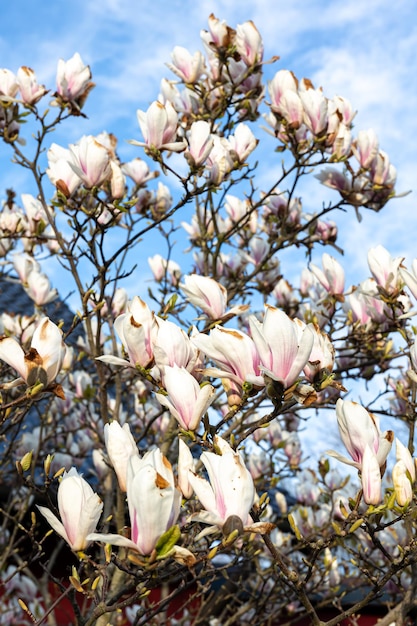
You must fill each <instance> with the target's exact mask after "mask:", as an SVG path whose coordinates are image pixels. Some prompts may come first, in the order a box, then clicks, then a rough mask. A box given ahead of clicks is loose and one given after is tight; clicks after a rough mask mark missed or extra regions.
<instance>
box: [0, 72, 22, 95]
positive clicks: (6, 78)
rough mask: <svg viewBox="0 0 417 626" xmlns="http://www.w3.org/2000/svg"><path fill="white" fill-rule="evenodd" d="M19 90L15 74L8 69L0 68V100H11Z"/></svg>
mask: <svg viewBox="0 0 417 626" xmlns="http://www.w3.org/2000/svg"><path fill="white" fill-rule="evenodd" d="M18 90H19V83H18V82H17V78H16V76H15V75H14V74H13V72H11V71H10V70H8V69H5V68H2V69H0V101H6V102H7V101H9V100H13V99H14V98H15V96H16V94H17V92H18Z"/></svg>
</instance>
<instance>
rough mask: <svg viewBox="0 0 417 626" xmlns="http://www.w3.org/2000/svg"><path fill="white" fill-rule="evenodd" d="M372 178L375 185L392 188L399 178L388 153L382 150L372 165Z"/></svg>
mask: <svg viewBox="0 0 417 626" xmlns="http://www.w3.org/2000/svg"><path fill="white" fill-rule="evenodd" d="M370 173H371V180H372V182H373V184H374V185H382V186H384V187H388V188H389V189H392V188H393V187H394V186H395V182H396V180H397V170H396V168H395V167H394V165H392V163H390V160H389V157H388V154H387V153H386V152H384V151H383V150H380V151H379V152H378V154H377V155H376V158H375V160H374V161H373V163H372V166H371V172H370Z"/></svg>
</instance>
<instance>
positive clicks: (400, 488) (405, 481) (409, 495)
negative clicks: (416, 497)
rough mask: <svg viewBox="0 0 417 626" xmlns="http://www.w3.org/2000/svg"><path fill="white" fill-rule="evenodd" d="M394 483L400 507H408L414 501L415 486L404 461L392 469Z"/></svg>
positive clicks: (398, 462)
mask: <svg viewBox="0 0 417 626" xmlns="http://www.w3.org/2000/svg"><path fill="white" fill-rule="evenodd" d="M392 482H393V485H394V491H395V499H396V501H397V504H398V506H408V505H409V504H410V502H411V500H412V499H413V485H412V483H411V480H410V478H409V474H408V471H407V467H406V465H405V463H404V461H401V460H400V461H397V462H396V463H395V465H394V467H393V468H392Z"/></svg>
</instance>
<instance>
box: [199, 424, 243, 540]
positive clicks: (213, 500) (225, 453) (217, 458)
mask: <svg viewBox="0 0 417 626" xmlns="http://www.w3.org/2000/svg"><path fill="white" fill-rule="evenodd" d="M214 445H215V446H216V448H217V449H218V450H219V451H220V452H221V454H215V453H214V452H203V453H202V455H201V457H200V460H201V461H202V462H203V464H204V466H205V468H206V470H207V474H208V477H209V480H206V479H205V478H202V477H200V476H197V474H195V473H194V472H193V471H192V470H189V471H188V481H189V483H190V485H191V487H192V488H193V489H194V492H195V494H196V496H197V498H198V499H199V500H200V502H201V504H202V505H203V508H204V510H203V511H200V512H199V513H194V514H193V515H192V516H191V518H190V519H191V520H193V521H197V522H203V523H204V524H211V527H210V528H208V529H207V530H205V531H203V532H202V533H200V537H201V536H203V535H207V534H209V533H212V532H214V531H215V530H216V528H223V527H224V525H225V523H226V522H227V520H228V519H229V518H231V517H237V518H239V520H240V522H241V525H242V529H243V528H244V527H248V525H250V524H251V520H250V517H249V511H250V509H251V508H252V505H253V502H254V499H255V487H254V484H253V480H252V476H251V474H250V472H249V470H248V469H247V468H246V467H245V464H244V462H243V459H242V457H241V456H240V454H239V452H235V451H234V450H233V448H232V447H231V446H230V445H229V444H228V443H227V441H225V440H224V439H222V438H221V437H218V436H216V437H215V438H214ZM249 527H250V526H249ZM250 528H251V527H250ZM251 529H252V528H251Z"/></svg>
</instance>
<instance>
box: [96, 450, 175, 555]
mask: <svg viewBox="0 0 417 626" xmlns="http://www.w3.org/2000/svg"><path fill="white" fill-rule="evenodd" d="M127 502H128V506H129V516H130V526H131V538H130V539H128V538H127V537H123V536H122V535H114V534H99V533H92V534H90V535H88V537H87V539H88V540H89V541H103V542H105V543H110V544H112V545H115V546H124V547H126V548H130V549H131V550H134V551H135V552H139V554H142V555H148V554H151V552H152V551H153V550H154V548H155V546H156V544H157V542H158V539H159V538H160V537H161V535H163V534H164V533H165V532H166V531H167V530H168V529H169V528H171V526H173V525H174V524H175V523H176V521H177V519H178V515H179V511H180V503H181V492H180V491H179V490H178V489H177V488H176V487H175V481H174V475H173V472H172V467H171V464H170V463H169V461H168V459H167V458H166V457H165V456H164V455H163V454H162V453H161V451H160V450H159V449H158V448H155V449H153V450H149V451H148V452H147V453H146V454H145V455H144V457H143V458H142V459H140V458H139V457H138V456H136V455H134V456H131V457H130V459H129V461H128V465H127Z"/></svg>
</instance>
